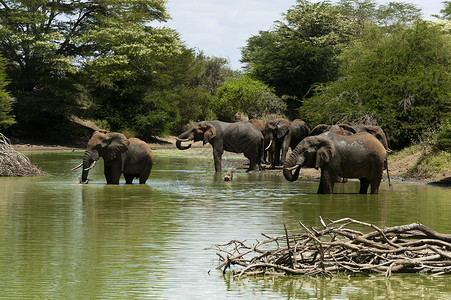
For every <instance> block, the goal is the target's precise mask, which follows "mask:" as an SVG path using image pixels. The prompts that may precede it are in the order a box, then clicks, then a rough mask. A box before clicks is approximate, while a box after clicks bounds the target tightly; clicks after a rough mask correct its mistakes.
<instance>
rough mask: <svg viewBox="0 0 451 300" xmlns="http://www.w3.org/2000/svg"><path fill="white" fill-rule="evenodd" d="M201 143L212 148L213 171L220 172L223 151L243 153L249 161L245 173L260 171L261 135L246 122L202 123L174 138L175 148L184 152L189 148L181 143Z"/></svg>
mask: <svg viewBox="0 0 451 300" xmlns="http://www.w3.org/2000/svg"><path fill="white" fill-rule="evenodd" d="M191 141H194V142H197V141H203V145H205V144H206V143H210V144H211V145H212V147H213V159H214V164H215V171H216V172H221V171H222V166H221V165H222V155H223V154H224V151H229V152H234V153H243V154H244V156H245V157H246V158H247V159H249V161H250V163H249V168H248V169H247V172H249V171H252V170H254V169H256V167H258V170H261V163H260V159H261V156H262V151H263V135H262V133H261V132H260V131H259V130H258V129H257V128H255V126H254V125H252V124H251V123H248V122H236V123H227V122H222V121H217V120H216V121H202V122H199V123H197V124H196V125H194V126H193V127H192V128H191V129H189V130H187V131H185V132H184V133H182V134H180V135H179V136H178V137H177V138H176V147H177V148H178V149H179V150H186V149H189V148H190V147H191V144H190V145H188V146H183V145H182V142H191Z"/></svg>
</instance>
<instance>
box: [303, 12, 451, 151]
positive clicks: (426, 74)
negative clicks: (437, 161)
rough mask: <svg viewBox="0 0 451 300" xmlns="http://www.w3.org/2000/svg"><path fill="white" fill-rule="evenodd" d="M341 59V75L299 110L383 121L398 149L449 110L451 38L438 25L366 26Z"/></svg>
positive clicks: (318, 118)
mask: <svg viewBox="0 0 451 300" xmlns="http://www.w3.org/2000/svg"><path fill="white" fill-rule="evenodd" d="M340 60H341V64H340V65H341V69H340V71H341V72H340V78H339V79H338V80H336V81H334V82H330V83H326V84H318V85H317V86H316V88H315V95H314V96H313V97H311V98H310V99H306V100H305V102H304V106H303V107H302V108H301V115H303V116H306V118H307V119H308V120H309V121H311V122H312V123H315V124H318V123H332V124H334V123H336V122H347V123H362V122H365V123H373V124H379V125H380V126H381V127H382V128H384V129H385V130H386V132H387V135H388V138H389V139H390V145H391V147H393V148H400V147H403V146H406V145H409V144H410V143H412V142H414V141H418V140H419V139H421V137H422V136H424V135H425V134H426V133H427V132H430V131H431V130H432V131H433V130H437V129H438V128H439V127H440V125H441V122H442V120H443V119H444V118H445V117H446V116H447V115H449V113H450V104H451V103H450V99H451V97H450V96H451V36H450V35H449V34H447V33H446V31H444V30H443V29H442V27H441V26H440V25H436V24H434V23H432V22H425V21H418V22H416V23H415V24H413V25H412V26H410V27H408V28H405V27H404V26H398V27H396V28H392V29H391V31H390V32H387V31H386V30H384V29H381V28H380V27H376V26H374V27H367V28H366V29H365V31H364V32H363V33H362V36H361V37H359V38H358V39H356V40H355V41H353V42H352V43H351V44H349V46H348V47H347V49H345V50H344V51H343V53H342V54H341V56H340Z"/></svg>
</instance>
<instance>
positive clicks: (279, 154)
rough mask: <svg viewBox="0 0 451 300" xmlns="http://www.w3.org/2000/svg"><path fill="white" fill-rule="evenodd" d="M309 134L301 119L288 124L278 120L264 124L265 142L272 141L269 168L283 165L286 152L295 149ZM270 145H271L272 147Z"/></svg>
mask: <svg viewBox="0 0 451 300" xmlns="http://www.w3.org/2000/svg"><path fill="white" fill-rule="evenodd" d="M309 134H310V128H309V127H308V125H307V124H306V123H305V122H304V121H302V120H301V119H295V120H293V121H292V122H289V121H288V120H286V119H283V118H279V119H273V120H269V121H267V122H266V127H265V131H264V137H265V140H272V143H273V144H274V150H273V151H274V153H271V155H270V157H272V160H271V161H270V163H271V167H272V168H274V167H276V166H279V165H281V164H283V163H284V161H285V159H286V157H287V153H288V150H289V149H290V148H291V149H294V148H296V146H297V145H298V144H299V142H300V141H302V140H303V139H304V138H306V137H307V136H308V135H309ZM273 144H271V145H273Z"/></svg>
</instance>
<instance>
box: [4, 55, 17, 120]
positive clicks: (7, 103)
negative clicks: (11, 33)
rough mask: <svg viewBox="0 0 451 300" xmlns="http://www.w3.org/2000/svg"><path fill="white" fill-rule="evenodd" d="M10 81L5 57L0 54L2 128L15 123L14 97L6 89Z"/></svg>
mask: <svg viewBox="0 0 451 300" xmlns="http://www.w3.org/2000/svg"><path fill="white" fill-rule="evenodd" d="M8 83H9V81H8V80H7V79H6V73H5V70H4V59H3V57H2V56H0V128H7V127H9V126H11V125H12V124H14V123H15V120H14V116H13V115H11V111H12V102H13V100H12V98H11V97H10V95H9V93H8V92H7V91H6V86H7V85H8Z"/></svg>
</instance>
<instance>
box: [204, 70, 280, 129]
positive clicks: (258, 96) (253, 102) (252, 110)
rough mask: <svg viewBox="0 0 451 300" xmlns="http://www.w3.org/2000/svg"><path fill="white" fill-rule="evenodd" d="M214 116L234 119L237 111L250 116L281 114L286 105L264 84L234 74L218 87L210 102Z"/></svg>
mask: <svg viewBox="0 0 451 300" xmlns="http://www.w3.org/2000/svg"><path fill="white" fill-rule="evenodd" d="M212 107H213V111H214V112H215V114H216V116H217V117H218V118H219V119H220V120H223V121H234V120H235V118H236V115H237V114H238V113H242V114H245V115H247V116H248V117H249V118H250V119H251V118H258V117H264V116H268V115H271V114H281V113H282V112H283V111H284V110H285V109H286V105H285V103H284V102H283V101H282V99H280V98H279V97H278V96H277V95H275V94H274V93H273V91H272V89H270V88H269V87H268V86H267V85H266V84H264V83H263V82H261V81H258V80H254V79H252V78H250V77H249V76H235V77H232V78H230V79H229V80H227V81H226V82H225V83H224V85H222V86H221V87H220V88H218V90H217V92H216V97H215V98H214V102H213V104H212Z"/></svg>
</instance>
